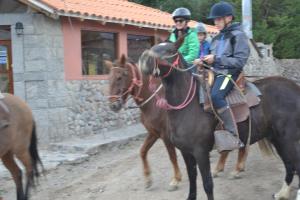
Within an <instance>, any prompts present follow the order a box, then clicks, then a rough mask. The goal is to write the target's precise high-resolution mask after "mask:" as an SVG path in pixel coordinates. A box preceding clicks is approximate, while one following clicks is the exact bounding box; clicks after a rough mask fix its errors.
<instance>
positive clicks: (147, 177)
mask: <svg viewBox="0 0 300 200" xmlns="http://www.w3.org/2000/svg"><path fill="white" fill-rule="evenodd" d="M157 139H158V137H157V136H156V135H155V134H152V133H148V136H147V137H146V139H145V141H144V143H143V146H142V147H141V150H140V155H141V158H142V161H143V167H144V177H145V188H146V189H147V188H150V187H151V185H152V179H151V177H150V174H151V170H150V167H149V163H148V160H147V153H148V151H149V149H150V148H151V147H152V146H153V144H154V143H155V142H156V140H157Z"/></svg>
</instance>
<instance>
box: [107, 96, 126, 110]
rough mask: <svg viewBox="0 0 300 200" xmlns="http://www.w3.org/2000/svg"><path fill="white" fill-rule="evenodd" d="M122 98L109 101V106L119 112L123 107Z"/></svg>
mask: <svg viewBox="0 0 300 200" xmlns="http://www.w3.org/2000/svg"><path fill="white" fill-rule="evenodd" d="M122 105H123V104H122V100H121V99H117V100H116V101H114V102H110V103H109V108H110V109H111V110H112V111H114V112H118V111H120V110H121V108H122Z"/></svg>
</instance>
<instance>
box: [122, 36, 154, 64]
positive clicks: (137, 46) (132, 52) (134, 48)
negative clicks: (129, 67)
mask: <svg viewBox="0 0 300 200" xmlns="http://www.w3.org/2000/svg"><path fill="white" fill-rule="evenodd" d="M153 45H154V37H152V36H142V35H128V36H127V48H128V57H130V58H131V59H132V60H133V61H134V62H138V60H139V57H140V55H141V54H142V53H143V51H144V50H145V49H150V47H151V46H153Z"/></svg>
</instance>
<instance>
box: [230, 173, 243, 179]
mask: <svg viewBox="0 0 300 200" xmlns="http://www.w3.org/2000/svg"><path fill="white" fill-rule="evenodd" d="M240 178H242V176H241V172H239V171H233V172H231V173H230V177H229V179H240Z"/></svg>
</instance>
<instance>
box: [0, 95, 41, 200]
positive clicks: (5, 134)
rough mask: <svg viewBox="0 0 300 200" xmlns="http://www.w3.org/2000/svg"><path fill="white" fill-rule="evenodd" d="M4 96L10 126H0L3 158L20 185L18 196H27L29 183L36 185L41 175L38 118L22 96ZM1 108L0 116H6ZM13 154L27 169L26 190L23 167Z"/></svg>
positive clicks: (3, 102) (21, 199)
mask: <svg viewBox="0 0 300 200" xmlns="http://www.w3.org/2000/svg"><path fill="white" fill-rule="evenodd" d="M4 96H5V98H4V99H3V100H1V101H2V102H1V104H2V106H1V109H3V108H4V109H5V110H8V116H9V117H8V122H9V125H8V126H7V127H3V128H1V129H0V158H1V159H2V162H3V164H4V166H5V167H6V168H7V169H8V170H9V172H10V173H11V175H12V177H13V180H14V182H15V184H16V188H17V200H27V199H28V196H29V189H30V187H32V186H34V181H35V178H37V177H38V176H39V171H38V164H41V166H42V162H41V160H40V157H39V154H38V149H37V136H36V129H35V122H34V119H33V116H32V113H31V110H30V108H29V107H28V106H27V105H26V103H25V102H23V101H22V100H21V99H20V98H18V97H16V96H13V95H11V94H5V95H4ZM6 115H7V114H6V113H4V112H0V119H2V118H6ZM14 156H15V157H16V158H17V159H18V160H20V161H21V163H22V164H23V165H24V167H25V169H26V185H25V192H24V188H23V184H22V171H21V169H20V168H19V167H18V165H17V164H16V162H15V160H14Z"/></svg>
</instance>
